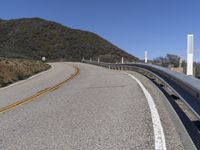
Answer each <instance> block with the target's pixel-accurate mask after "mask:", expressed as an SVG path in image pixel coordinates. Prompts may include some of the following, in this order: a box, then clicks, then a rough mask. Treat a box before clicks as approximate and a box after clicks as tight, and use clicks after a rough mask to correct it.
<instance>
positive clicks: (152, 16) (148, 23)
mask: <svg viewBox="0 0 200 150" xmlns="http://www.w3.org/2000/svg"><path fill="white" fill-rule="evenodd" d="M199 7H200V1H199V0H1V3H0V18H2V19H14V18H22V17H41V18H44V19H48V20H53V21H56V22H59V23H61V24H63V25H66V26H68V27H71V28H78V29H83V30H88V31H92V32H95V33H97V34H99V35H100V36H102V37H104V38H105V39H107V40H108V41H110V42H112V43H113V44H115V45H116V46H118V47H120V48H122V49H124V50H125V51H127V52H129V53H130V54H133V55H135V56H137V57H139V58H143V57H144V51H145V50H146V51H148V55H149V57H150V58H151V59H152V58H155V57H158V56H164V55H165V54H166V53H172V54H177V55H179V56H181V57H183V58H186V46H187V45H186V39H187V34H188V33H193V34H194V42H195V43H194V44H195V45H194V48H195V50H194V53H195V56H194V58H195V60H196V61H200V8H199Z"/></svg>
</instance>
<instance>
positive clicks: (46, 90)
mask: <svg viewBox="0 0 200 150" xmlns="http://www.w3.org/2000/svg"><path fill="white" fill-rule="evenodd" d="M72 67H74V68H75V70H76V71H75V73H74V74H72V75H71V76H70V77H69V78H67V79H66V80H64V81H62V82H60V83H58V84H56V85H54V86H52V87H49V88H46V89H44V90H41V91H40V92H38V93H36V94H34V95H32V96H30V97H27V98H25V99H23V100H19V101H17V102H15V103H12V104H10V105H8V106H5V107H2V108H0V113H4V112H7V111H9V110H12V109H14V108H16V107H18V106H21V105H23V104H26V103H29V102H31V101H33V100H36V99H37V98H39V97H41V96H43V95H45V94H47V93H49V92H52V91H55V90H57V89H58V88H60V87H61V86H63V84H65V83H66V82H68V81H70V80H72V79H73V78H74V77H75V76H77V75H79V74H80V69H79V68H78V67H76V66H72Z"/></svg>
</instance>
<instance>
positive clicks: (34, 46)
mask: <svg viewBox="0 0 200 150" xmlns="http://www.w3.org/2000/svg"><path fill="white" fill-rule="evenodd" d="M42 56H46V57H47V59H48V60H49V61H81V59H82V58H83V57H84V58H85V59H89V58H90V57H91V58H93V59H97V57H100V58H101V60H103V61H108V60H112V61H113V62H114V61H119V60H120V58H121V57H124V58H125V60H127V61H137V60H138V59H137V58H136V57H134V56H132V55H130V54H128V53H126V52H125V51H123V50H121V49H120V48H118V47H116V46H114V45H113V44H111V43H109V42H108V41H106V40H105V39H103V38H101V37H100V36H98V35H96V34H94V33H91V32H87V31H81V30H75V29H71V28H68V27H65V26H63V25H61V24H58V23H55V22H51V21H47V20H43V19H40V18H23V19H14V20H1V19H0V57H14V58H28V59H37V60H38V59H41V57H42Z"/></svg>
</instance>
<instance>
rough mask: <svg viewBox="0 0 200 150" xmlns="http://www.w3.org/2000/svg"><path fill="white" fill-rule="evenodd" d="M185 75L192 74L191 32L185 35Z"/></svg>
mask: <svg viewBox="0 0 200 150" xmlns="http://www.w3.org/2000/svg"><path fill="white" fill-rule="evenodd" d="M187 75H188V76H193V34H189V35H188V37H187Z"/></svg>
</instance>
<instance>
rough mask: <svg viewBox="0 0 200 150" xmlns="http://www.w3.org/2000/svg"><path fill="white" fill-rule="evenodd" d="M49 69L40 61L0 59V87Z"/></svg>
mask: <svg viewBox="0 0 200 150" xmlns="http://www.w3.org/2000/svg"><path fill="white" fill-rule="evenodd" d="M49 68H50V65H48V64H45V63H42V62H40V61H33V60H25V59H7V58H0V87H4V86H7V85H9V84H11V83H14V82H16V81H19V80H23V79H26V78H28V77H30V76H32V75H34V74H37V73H39V72H41V71H45V70H47V69H49Z"/></svg>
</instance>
